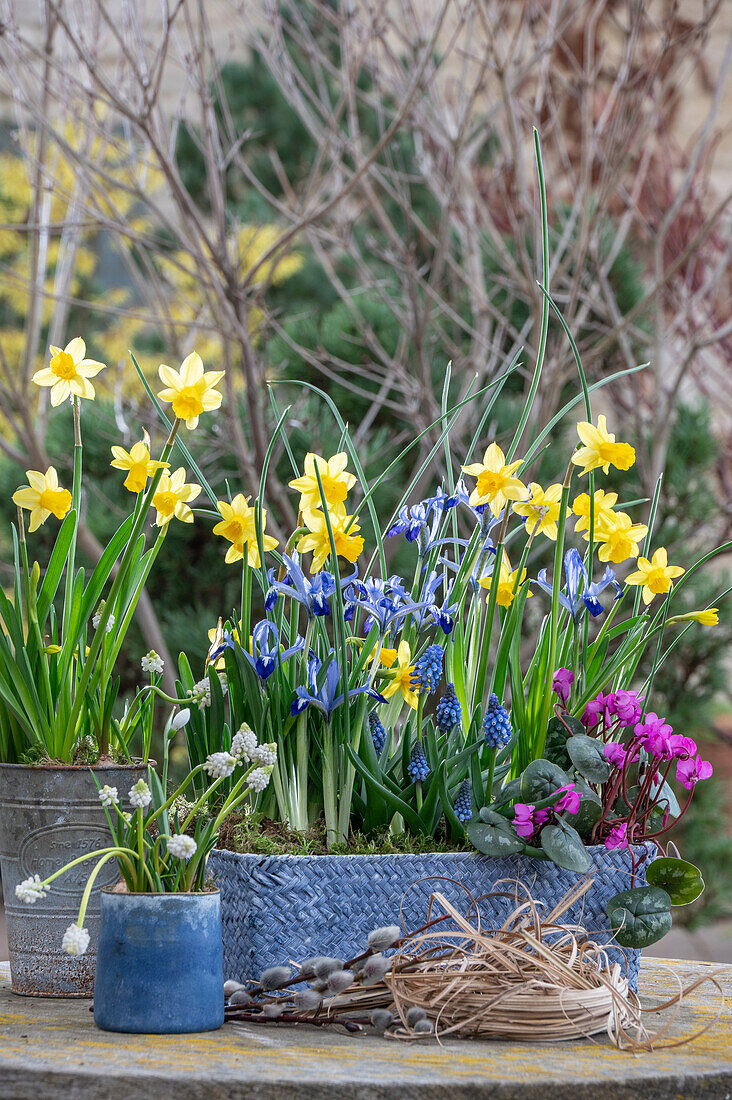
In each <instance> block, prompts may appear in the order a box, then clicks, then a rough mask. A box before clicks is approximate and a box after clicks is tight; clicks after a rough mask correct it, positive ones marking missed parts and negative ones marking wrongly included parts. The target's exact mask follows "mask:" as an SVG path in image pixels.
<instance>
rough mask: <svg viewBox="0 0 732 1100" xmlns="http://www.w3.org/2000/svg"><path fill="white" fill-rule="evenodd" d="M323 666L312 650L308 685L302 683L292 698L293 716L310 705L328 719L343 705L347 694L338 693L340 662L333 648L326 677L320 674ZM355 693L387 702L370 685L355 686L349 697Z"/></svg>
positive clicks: (291, 709)
mask: <svg viewBox="0 0 732 1100" xmlns="http://www.w3.org/2000/svg"><path fill="white" fill-rule="evenodd" d="M322 667H323V662H322V661H321V660H319V658H318V657H316V656H315V654H314V653H312V652H311V654H310V656H309V657H308V662H307V672H308V687H303V686H302V685H300V687H297V688H296V689H295V692H296V694H295V698H294V699H293V700H292V705H291V706H290V712H291V714H292V715H293V717H294V716H296V715H298V714H302V712H303V711H304V710H307V708H308V707H316V709H317V710H319V711H320V712H321V713H322V714H324V715H325V717H326V719H329V718H330V716H331V714H332V713H333V711H334V710H335V709H336V707H340V706H341V705H342V703H343V701H344V699H345V694H344V693H343V692H341V693H340V694H338V688H339V681H340V673H339V671H338V662H337V660H336V658H335V656H334V655H333V652H332V650H331V654H330V663H329V665H328V668H327V669H326V673H325V676H324V677H323V676H322V675H319V673H320V671H321V669H322ZM319 681H320V683H319ZM354 695H368V696H369V698H371V699H375V700H376V701H377V702H379V703H385V702H386V699H385V698H384V696H383V695H380V694H379V692H378V691H375V690H374V688H370V687H358V688H353V689H352V690H351V691H349V692H348V698H349V699H352V698H353V696H354Z"/></svg>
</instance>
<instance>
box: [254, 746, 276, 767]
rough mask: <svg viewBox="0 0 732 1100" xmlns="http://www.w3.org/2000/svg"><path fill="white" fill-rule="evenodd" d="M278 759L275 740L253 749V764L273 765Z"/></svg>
mask: <svg viewBox="0 0 732 1100" xmlns="http://www.w3.org/2000/svg"><path fill="white" fill-rule="evenodd" d="M276 761H277V746H276V745H275V743H274V741H269V742H267V744H266V745H257V747H256V748H255V749H254V750H253V751H252V763H253V764H262V765H264V767H271V766H272V765H273V764H274V763H276Z"/></svg>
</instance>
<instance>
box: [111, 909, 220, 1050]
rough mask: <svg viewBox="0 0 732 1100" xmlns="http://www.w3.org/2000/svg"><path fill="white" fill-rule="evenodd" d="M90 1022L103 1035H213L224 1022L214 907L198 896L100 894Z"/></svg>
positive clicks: (217, 913)
mask: <svg viewBox="0 0 732 1100" xmlns="http://www.w3.org/2000/svg"><path fill="white" fill-rule="evenodd" d="M101 902H102V904H101V916H100V925H99V945H98V947H97V972H96V979H95V982H94V1021H95V1023H96V1025H97V1027H100V1028H102V1029H103V1030H104V1031H128V1032H133V1033H135V1034H154V1033H157V1034H171V1033H180V1032H188V1031H213V1030H215V1028H217V1027H221V1025H222V1024H223V1022H224V974H223V954H222V944H221V906H220V899H219V892H218V890H216V891H212V892H210V893H205V894H117V893H114V892H113V891H112V890H111V889H109V888H107V889H105V890H102V895H101Z"/></svg>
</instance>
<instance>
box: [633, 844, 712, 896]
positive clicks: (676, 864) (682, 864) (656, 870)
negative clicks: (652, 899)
mask: <svg viewBox="0 0 732 1100" xmlns="http://www.w3.org/2000/svg"><path fill="white" fill-rule="evenodd" d="M646 881H647V882H648V885H649V886H660V887H661V888H662V889H664V890H665V891H666V893H667V894H668V896H669V897H670V898H671V904H672V905H689V904H690V902H692V901H696V899H697V898H698V897H699V896H700V895H701V894H702V893H703V891H704V879H703V878H702V876H701V872H700V870H699V868H698V867H695V866H694V864H693V863H687V861H686V860H685V859H675V858H673V857H672V856H664V857H662V858H661V859H654V860H653V862H652V863H650V864H649V865H648V869H647V871H646Z"/></svg>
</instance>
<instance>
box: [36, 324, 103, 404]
mask: <svg viewBox="0 0 732 1100" xmlns="http://www.w3.org/2000/svg"><path fill="white" fill-rule="evenodd" d="M85 356H86V344H85V343H84V341H83V340H82V338H81V337H80V336H75V337H74V339H73V340H69V342H68V344H67V345H66V347H65V348H64V349H63V350H62V349H61V348H57V347H54V346H53V344H51V362H50V364H49V365H48V366H47V367H44V368H43V370H37V371H36V373H35V374H34V375H33V381H34V382H35V384H36V385H37V386H50V387H51V404H52V405H60V404H61V402H62V401H65V400H66V398H67V397H86V398H88V399H89V400H90V401H93V400H94V387H93V386H92V384H91V382H90V381H89V379H90V378H94V376H95V375H97V374H99V372H100V370H104V363H98V362H97V361H96V359H86V358H85Z"/></svg>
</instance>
